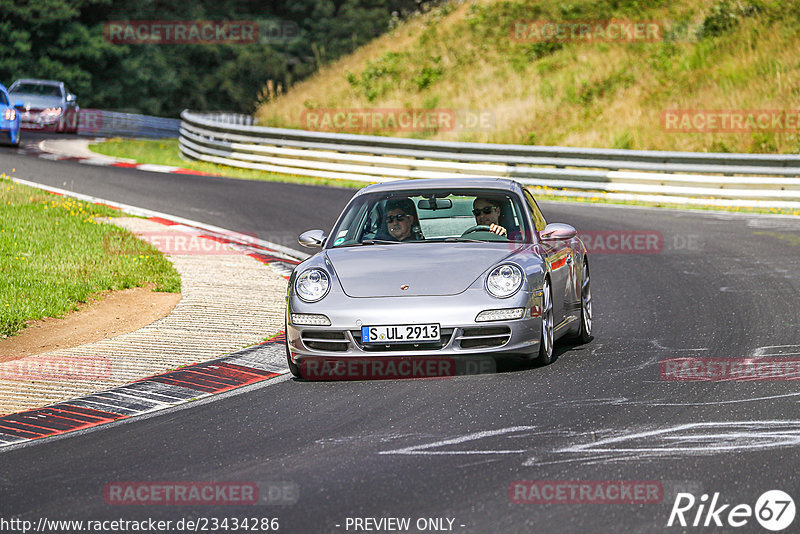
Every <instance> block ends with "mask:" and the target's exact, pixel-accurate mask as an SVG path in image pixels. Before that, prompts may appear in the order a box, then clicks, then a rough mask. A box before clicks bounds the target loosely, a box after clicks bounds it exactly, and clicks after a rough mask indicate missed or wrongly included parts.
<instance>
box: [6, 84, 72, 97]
mask: <svg viewBox="0 0 800 534" xmlns="http://www.w3.org/2000/svg"><path fill="white" fill-rule="evenodd" d="M11 92H12V93H19V94H25V95H37V96H55V97H59V98H60V97H61V88H60V87H59V86H57V85H45V84H40V83H21V84H19V85H15V86H14V88H13V89H12V90H11Z"/></svg>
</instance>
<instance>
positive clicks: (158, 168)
mask: <svg viewBox="0 0 800 534" xmlns="http://www.w3.org/2000/svg"><path fill="white" fill-rule="evenodd" d="M136 168H137V169H139V170H140V171H147V172H169V173H172V172H175V171H177V170H178V169H180V167H171V166H169V165H156V164H153V163H141V164H139V165H137V166H136Z"/></svg>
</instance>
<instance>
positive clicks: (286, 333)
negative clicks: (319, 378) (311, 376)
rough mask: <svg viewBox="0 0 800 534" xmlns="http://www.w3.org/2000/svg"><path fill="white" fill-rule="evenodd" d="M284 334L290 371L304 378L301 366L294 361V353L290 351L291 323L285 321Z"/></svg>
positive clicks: (297, 376)
mask: <svg viewBox="0 0 800 534" xmlns="http://www.w3.org/2000/svg"><path fill="white" fill-rule="evenodd" d="M283 335H284V336H285V337H286V341H285V342H284V343H285V344H284V347H285V348H286V363H287V364H288V365H289V372H290V373H292V375H293V376H294V377H295V378H303V375H302V374H301V373H300V366H299V365H297V364H296V363H294V362H293V361H292V353H291V352H290V351H289V337H288V336H289V325H288V324H287V323H284V326H283Z"/></svg>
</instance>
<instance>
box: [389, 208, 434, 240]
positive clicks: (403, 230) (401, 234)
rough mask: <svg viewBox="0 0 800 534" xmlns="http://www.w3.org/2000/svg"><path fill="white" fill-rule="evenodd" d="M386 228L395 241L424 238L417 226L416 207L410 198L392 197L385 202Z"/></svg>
mask: <svg viewBox="0 0 800 534" xmlns="http://www.w3.org/2000/svg"><path fill="white" fill-rule="evenodd" d="M386 229H387V231H388V232H389V235H390V236H391V237H392V238H393V239H396V240H397V241H416V240H422V239H425V237H424V236H423V235H422V231H421V230H420V228H419V217H417V208H416V207H415V206H414V201H413V200H411V199H410V198H394V199H391V200H389V201H388V202H387V203H386Z"/></svg>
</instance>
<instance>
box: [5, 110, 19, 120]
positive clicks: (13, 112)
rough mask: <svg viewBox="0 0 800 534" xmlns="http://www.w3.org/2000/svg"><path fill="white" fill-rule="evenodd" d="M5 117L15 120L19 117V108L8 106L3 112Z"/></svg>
mask: <svg viewBox="0 0 800 534" xmlns="http://www.w3.org/2000/svg"><path fill="white" fill-rule="evenodd" d="M3 118H4V119H5V120H7V121H13V120H14V119H16V118H17V110H15V109H14V108H6V110H5V112H3Z"/></svg>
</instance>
